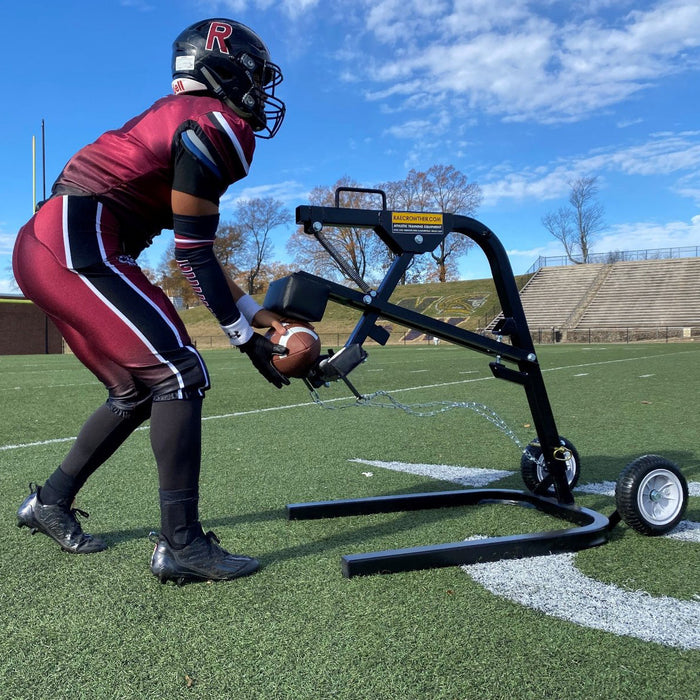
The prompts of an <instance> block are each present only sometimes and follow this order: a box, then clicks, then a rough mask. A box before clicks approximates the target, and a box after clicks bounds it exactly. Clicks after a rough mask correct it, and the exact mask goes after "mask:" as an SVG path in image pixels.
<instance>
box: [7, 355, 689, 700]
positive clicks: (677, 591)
mask: <svg viewBox="0 0 700 700" xmlns="http://www.w3.org/2000/svg"><path fill="white" fill-rule="evenodd" d="M369 350H370V357H369V361H368V362H367V363H366V364H364V365H362V366H361V367H359V368H358V369H356V370H355V371H354V372H353V374H352V379H353V380H354V382H355V384H356V385H357V387H358V389H360V391H362V392H363V393H365V394H370V393H372V392H375V391H378V390H384V391H387V392H389V393H390V394H392V396H393V397H394V398H395V399H397V400H398V401H400V402H402V403H403V404H405V405H407V406H411V407H412V411H414V413H411V412H406V411H402V410H397V409H389V408H383V407H375V406H352V400H351V398H350V394H349V392H348V390H347V389H346V388H345V387H344V385H342V384H334V385H333V386H331V387H330V388H328V389H320V390H319V394H320V396H321V397H322V398H323V399H324V400H325V401H326V402H327V403H326V405H325V407H320V406H318V405H316V404H314V402H313V401H312V400H311V397H310V395H309V392H308V391H307V390H306V389H305V387H304V385H303V384H302V383H301V382H300V381H294V382H293V383H292V386H290V387H286V388H284V389H283V390H280V391H278V390H276V389H274V388H273V387H271V386H269V385H267V384H266V383H265V382H264V380H263V379H262V378H261V377H259V375H257V373H256V372H255V370H254V369H252V367H251V366H249V363H248V362H247V360H246V358H245V357H244V356H242V355H241V354H240V353H237V352H233V351H231V350H221V351H218V350H214V351H210V352H209V353H208V354H205V358H206V360H207V362H208V364H209V368H210V371H211V375H212V380H213V389H212V390H211V391H210V392H209V395H208V397H207V400H206V401H205V403H204V411H205V416H206V421H205V423H204V462H203V473H202V484H201V491H202V493H201V514H202V519H203V524H204V526H205V529H213V530H214V531H215V532H216V533H217V534H218V535H219V537H220V538H221V540H222V544H223V545H224V546H225V547H227V548H228V549H230V550H233V551H238V552H242V553H245V554H250V555H254V556H257V557H258V558H260V560H261V562H262V565H263V568H262V570H261V571H260V573H258V574H256V575H255V576H253V577H250V578H247V579H243V580H239V581H233V582H226V583H216V584H206V583H204V584H201V583H200V584H190V585H186V586H182V587H177V586H174V585H161V584H160V583H158V581H157V580H156V579H155V578H154V577H153V576H152V575H151V573H150V571H149V569H148V564H149V559H150V555H151V552H152V549H153V545H152V544H151V543H150V542H149V540H148V533H149V531H151V530H155V529H157V527H158V523H159V515H158V498H157V479H156V470H155V465H154V463H153V459H152V455H151V453H150V449H149V441H148V432H147V430H141V431H138V432H137V433H135V434H134V435H133V436H132V438H131V439H130V440H129V441H128V442H127V443H126V444H125V445H124V446H123V447H122V449H121V450H120V452H118V453H117V455H115V456H114V457H113V458H112V459H111V460H110V461H109V462H108V463H107V464H105V465H104V466H103V467H102V468H101V469H100V470H99V471H98V472H97V473H96V474H95V475H94V476H93V478H92V479H91V480H90V481H89V482H88V484H87V485H86V487H85V489H84V490H83V491H82V492H81V494H80V496H79V502H78V504H77V505H78V506H79V507H80V508H82V509H84V510H87V511H88V512H90V514H91V515H90V519H89V520H88V521H87V522H84V526H85V528H86V530H87V531H89V532H94V533H95V534H99V535H100V536H101V537H103V538H104V539H105V540H107V542H108V543H109V544H110V545H111V546H110V548H109V549H108V550H107V551H106V552H102V553H98V554H93V555H87V556H72V555H68V554H65V553H63V552H61V551H60V550H59V549H58V547H57V546H56V545H55V544H53V543H52V542H51V541H50V540H49V539H48V538H46V537H44V536H42V535H36V536H35V537H31V536H30V535H29V533H28V531H27V530H26V529H23V530H19V529H18V528H16V527H15V523H16V518H15V513H16V509H17V507H18V506H19V504H20V503H21V501H22V500H23V498H24V496H25V495H26V493H27V485H28V483H29V482H30V481H38V482H39V483H41V482H43V480H44V479H45V478H46V477H47V476H48V474H49V473H50V472H51V471H52V470H53V469H54V468H55V466H56V465H57V464H58V463H59V462H60V460H61V459H62V457H63V455H64V453H65V452H66V450H67V449H68V447H69V446H70V440H71V438H72V436H75V435H76V433H77V431H78V430H79V428H80V426H81V424H82V422H83V420H84V419H85V418H86V417H87V415H88V414H89V413H90V412H91V411H92V410H93V409H94V408H95V407H97V406H98V405H99V404H100V403H101V402H102V401H103V400H104V393H103V389H102V388H101V387H100V386H99V385H98V384H97V383H96V381H95V380H94V379H93V378H92V377H91V375H90V374H89V373H88V372H87V371H86V370H84V369H83V368H82V367H81V366H80V365H79V363H78V362H77V361H76V360H75V358H73V357H72V356H24V357H3V358H0V398H1V403H0V405H1V406H2V416H1V420H0V488H1V489H2V493H3V496H4V498H3V502H4V506H3V508H2V512H1V515H0V525H1V526H2V527H1V529H0V533H1V534H0V571H1V576H0V625H1V629H2V630H3V633H2V635H0V697H2V698H8V699H9V698H12V699H14V698H17V699H19V698H41V699H42V700H43V699H44V698H46V699H54V698H86V699H87V698H90V699H95V698H146V699H149V700H151V699H157V698H164V699H165V698H167V699H171V698H180V697H183V698H184V697H188V698H216V699H218V698H247V699H250V700H257V699H261V700H267V699H270V700H273V699H278V698H279V699H283V698H284V699H287V698H288V699H290V700H292V699H293V700H307V699H308V700H316V699H319V700H323V699H325V698H341V699H344V698H347V699H355V698H357V699H358V700H359V699H361V698H362V699H364V698H375V699H377V698H378V699H385V698H386V699H392V700H393V699H394V698H396V699H402V700H403V699H407V700H408V699H410V700H413V699H416V700H418V699H423V698H425V699H430V700H438V699H443V698H444V699H449V700H460V699H465V700H466V699H471V698H479V699H482V698H486V699H490V698H504V699H505V698H509V699H510V698H514V699H519V698H532V699H533V700H540V699H544V698H551V699H556V700H566V699H569V698H605V699H615V700H622V699H629V700H645V699H646V700H659V699H660V698H663V699H664V700H671V699H673V700H676V699H677V700H695V699H697V698H698V697H700V631H699V627H700V625H699V623H700V542H698V539H697V537H694V535H697V528H699V527H700V526H698V525H697V523H698V522H700V498H699V497H698V495H697V494H698V493H700V492H699V491H698V482H700V446H699V445H698V435H699V434H700V414H699V412H698V410H697V405H696V404H697V396H698V394H699V393H700V370H698V366H699V363H700V348H698V347H696V346H695V345H694V344H690V343H689V344H675V345H674V344H654V345H619V346H618V345H593V346H582V345H565V346H546V347H542V348H539V349H538V351H539V353H540V361H541V364H542V367H543V369H544V370H545V372H544V377H545V381H546V384H547V389H548V392H549V396H550V400H551V403H552V405H553V410H554V416H555V418H556V421H557V425H558V428H559V431H560V433H561V434H562V435H564V436H566V437H567V438H568V439H569V440H571V441H572V442H573V443H574V444H575V446H576V447H577V449H578V451H579V453H580V455H581V460H582V476H581V480H580V482H579V485H580V486H582V487H584V489H585V488H586V487H589V486H591V485H600V484H604V482H611V481H615V479H616V478H617V475H618V473H619V472H620V471H621V470H622V469H623V467H624V466H625V465H626V464H627V463H628V462H630V461H632V460H633V459H635V458H637V457H638V456H640V455H642V454H645V453H656V454H661V455H663V456H665V457H667V458H668V459H671V460H672V461H674V462H676V463H677V464H678V465H679V466H680V467H681V468H682V469H683V472H684V474H685V476H686V477H687V479H688V481H689V482H690V484H691V487H692V489H693V490H692V491H691V493H695V494H696V495H693V496H691V498H690V500H689V507H688V511H687V513H686V515H685V519H686V520H685V522H686V523H687V526H686V530H685V532H686V534H688V533H689V534H688V537H686V538H685V539H682V538H673V537H658V538H649V537H643V536H642V535H639V534H637V533H636V532H634V531H632V530H631V529H630V528H628V527H627V526H625V525H620V526H618V527H617V528H616V529H615V530H614V531H613V535H612V538H611V541H610V542H609V543H608V544H606V545H604V546H602V547H598V548H594V549H588V550H585V551H583V552H580V553H578V554H576V555H557V558H553V557H547V558H542V559H540V560H536V561H535V560H529V561H528V560H523V561H521V562H517V564H520V565H521V566H520V568H519V569H517V568H512V567H511V568H509V567H508V566H506V567H502V568H501V569H498V568H497V565H482V564H478V565H475V566H474V567H466V570H463V569H462V568H460V567H453V568H444V569H434V570H426V571H417V572H408V573H399V574H393V575H387V576H369V577H355V578H351V579H346V578H343V577H342V575H341V568H340V558H341V555H343V554H354V553H362V552H369V551H375V550H380V549H389V548H395V547H410V546H415V545H425V544H434V543H438V542H450V541H456V540H461V539H465V538H467V537H470V536H495V535H507V534H515V533H523V532H525V533H527V532H536V531H540V530H546V529H550V528H559V527H561V526H562V525H561V521H557V520H555V519H553V518H550V517H548V516H545V515H543V514H541V513H539V512H537V511H534V510H532V509H526V508H520V507H516V506H505V505H481V506H476V507H473V508H461V509H442V510H437V511H420V512H413V513H394V514H383V515H371V516H364V517H350V518H337V519H329V520H309V521H288V520H287V519H286V516H285V508H284V507H285V504H287V503H296V502H305V501H316V500H327V499H336V498H351V497H361V496H374V495H383V494H391V493H404V492H414V491H429V490H447V489H451V488H463V486H460V485H458V484H457V483H454V482H450V481H444V480H443V481H441V480H437V479H436V478H434V476H430V474H431V473H432V472H431V467H435V466H436V465H437V466H439V465H444V466H447V467H459V468H463V469H464V474H465V475H469V474H471V473H473V472H471V471H469V469H470V468H479V469H482V470H500V471H507V472H509V473H508V474H505V475H500V477H497V478H496V480H494V481H492V482H491V484H489V485H491V486H498V487H504V488H515V489H521V488H523V485H522V480H521V478H520V473H519V462H520V450H519V448H518V446H517V444H516V443H515V442H514V441H513V439H511V437H509V436H508V435H506V434H505V433H504V432H503V431H502V430H500V429H499V428H497V427H496V426H495V425H493V424H492V423H490V422H488V421H487V420H485V419H484V418H483V417H481V416H479V415H477V414H476V413H474V412H473V411H470V410H468V409H467V408H463V407H460V404H465V403H467V402H479V403H483V404H486V405H488V406H489V407H490V408H492V409H493V410H495V411H496V412H497V413H498V414H499V415H500V416H501V417H502V418H503V420H504V421H505V422H506V424H507V425H508V426H509V428H510V430H511V431H512V432H513V434H514V435H515V436H516V437H517V439H518V440H519V441H520V442H521V443H523V444H524V443H527V442H528V441H530V440H531V439H532V438H533V437H534V430H533V427H532V425H531V416H530V414H529V411H528V409H527V404H526V402H525V396H524V392H523V391H522V389H521V388H520V387H518V386H515V385H513V384H508V383H506V382H502V381H498V380H496V379H493V378H492V376H491V373H490V371H489V368H488V358H486V357H485V356H482V355H480V354H477V353H474V352H471V351H469V350H465V349H461V348H457V347H454V346H450V345H448V344H445V343H442V344H441V345H440V346H438V347H432V346H423V347H418V348H412V347H389V348H379V347H376V346H374V347H371V348H369ZM431 402H450V403H453V404H456V405H457V406H456V407H454V408H451V409H449V410H446V411H444V412H440V413H438V414H437V415H433V416H424V417H420V416H417V415H415V412H421V411H423V412H425V411H428V412H430V411H434V410H439V409H441V408H446V406H444V405H440V406H432V407H430V408H427V409H426V408H425V407H423V408H420V407H419V406H420V405H423V404H428V403H431ZM416 465H418V466H416ZM401 469H403V470H411V471H413V473H407V471H401ZM448 471H449V470H448ZM481 473H482V474H487V475H488V473H489V472H481ZM589 490H591V489H589ZM603 491H604V489H603ZM575 495H576V501H577V503H578V504H579V505H582V506H586V507H589V508H593V509H596V510H599V511H600V512H602V513H604V514H606V515H609V514H610V513H612V511H613V510H614V499H613V498H612V497H611V496H609V495H606V494H605V493H589V492H588V491H586V490H580V491H579V490H577V491H576V492H575ZM547 560H548V561H547ZM509 565H513V566H515V564H514V563H513V562H509ZM470 568H471V571H469V569H470ZM519 576H520V577H522V578H521V579H519V578H517V577H519ZM494 579H495V580H496V584H493V583H489V581H493V580H494ZM518 581H521V582H520V583H517V582H518ZM514 582H515V583H514ZM508 584H512V585H511V586H510V587H511V589H513V588H514V589H515V592H511V593H504V592H503V590H498V586H499V585H500V586H501V589H505V588H507V587H508ZM547 591H549V592H547ZM552 591H554V592H552ZM525 593H528V594H533V595H534V594H537V593H542V594H543V595H544V597H545V598H548V599H549V600H551V602H552V603H553V604H554V603H557V604H559V603H561V605H559V607H558V608H557V610H558V611H559V612H556V611H555V610H554V608H555V607H556V606H555V605H553V606H552V609H551V610H550V609H549V608H548V607H547V606H546V605H545V607H547V612H544V611H542V610H541V609H535V607H528V605H526V604H525V603H524V602H523V601H522V600H521V599H520V598H519V596H521V595H523V594H525ZM562 611H563V612H562ZM556 615H558V616H556ZM613 622H614V624H616V625H617V627H616V628H615V629H616V631H615V632H612V631H607V630H608V629H610V627H609V626H608V627H606V625H607V624H613ZM663 630H667V632H666V634H667V636H666V637H663V634H662V633H663ZM659 635H661V636H659ZM669 635H670V638H669ZM659 639H660V640H661V641H659ZM650 640H651V641H650Z"/></svg>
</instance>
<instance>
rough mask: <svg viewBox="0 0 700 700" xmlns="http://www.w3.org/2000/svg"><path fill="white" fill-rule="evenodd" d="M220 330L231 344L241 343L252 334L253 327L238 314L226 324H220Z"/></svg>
mask: <svg viewBox="0 0 700 700" xmlns="http://www.w3.org/2000/svg"><path fill="white" fill-rule="evenodd" d="M221 330H223V332H224V333H226V335H227V336H228V337H229V340H230V341H231V345H243V343H247V342H248V341H249V340H250V339H251V338H252V336H253V329H252V328H251V326H250V323H248V321H246V320H245V318H243V316H239V317H238V318H237V319H236V320H235V321H234V322H233V323H230V324H229V325H228V326H221Z"/></svg>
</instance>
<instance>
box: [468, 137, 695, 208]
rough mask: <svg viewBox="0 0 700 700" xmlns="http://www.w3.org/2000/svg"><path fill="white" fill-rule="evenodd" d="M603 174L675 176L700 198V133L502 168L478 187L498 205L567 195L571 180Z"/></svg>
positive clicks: (680, 189) (684, 191)
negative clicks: (519, 168) (545, 161)
mask: <svg viewBox="0 0 700 700" xmlns="http://www.w3.org/2000/svg"><path fill="white" fill-rule="evenodd" d="M605 173H613V174H614V173H617V174H623V175H638V176H653V175H672V174H677V175H678V178H679V179H678V182H677V185H676V186H675V187H674V191H675V192H676V193H678V194H680V195H682V196H685V197H690V198H692V199H694V200H695V201H700V132H699V131H686V132H682V133H678V134H674V133H670V132H665V133H660V134H654V135H653V136H652V137H651V138H650V139H649V140H648V141H646V142H644V143H640V144H635V145H631V146H627V147H623V148H612V147H610V148H600V149H596V151H595V152H593V153H589V154H584V155H580V156H574V157H572V158H570V159H567V160H558V161H555V162H553V163H548V164H545V165H542V166H539V167H528V168H523V169H521V170H517V171H516V170H514V169H512V168H508V167H505V166H499V167H498V168H497V169H494V170H493V171H492V173H491V174H490V175H487V177H486V180H485V181H483V182H480V185H481V189H482V193H483V195H484V206H494V205H495V204H496V203H498V202H499V201H502V200H521V201H524V200H527V199H530V200H537V201H546V200H550V199H557V198H561V197H565V196H567V195H568V191H569V182H570V181H571V180H574V179H576V178H577V177H581V176H584V175H590V174H593V175H600V174H603V175H604V174H605Z"/></svg>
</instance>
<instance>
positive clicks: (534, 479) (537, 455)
mask: <svg viewBox="0 0 700 700" xmlns="http://www.w3.org/2000/svg"><path fill="white" fill-rule="evenodd" d="M559 441H560V442H561V444H562V445H563V446H564V447H566V449H567V450H569V452H571V457H572V459H573V466H571V465H570V464H569V462H570V460H567V474H566V480H567V482H568V483H569V488H572V489H573V488H574V486H576V484H577V483H578V479H579V477H580V476H581V458H580V457H579V454H578V451H577V450H576V448H575V447H574V446H573V444H572V443H571V442H569V440H567V439H566V438H563V437H561V435H560V436H559ZM547 473H548V469H547V468H546V467H545V466H544V457H543V455H542V447H541V446H540V443H539V441H538V440H533V441H532V442H531V443H530V444H529V445H528V446H527V447H526V448H525V451H524V452H523V456H522V457H521V458H520V475H521V476H522V478H523V481H524V482H525V486H527V488H528V489H529V490H530V491H533V492H534V491H535V489H536V488H537V487H538V486H539V485H540V483H542V481H543V480H544V477H545V476H546V475H547ZM546 493H547V495H552V496H553V495H554V494H555V489H554V484H552V485H551V486H550V487H549V488H548V489H547V491H546Z"/></svg>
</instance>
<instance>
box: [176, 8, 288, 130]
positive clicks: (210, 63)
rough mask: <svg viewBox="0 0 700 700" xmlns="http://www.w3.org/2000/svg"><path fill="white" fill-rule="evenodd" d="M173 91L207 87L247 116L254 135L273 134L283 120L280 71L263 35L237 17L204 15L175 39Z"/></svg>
mask: <svg viewBox="0 0 700 700" xmlns="http://www.w3.org/2000/svg"><path fill="white" fill-rule="evenodd" d="M172 72H173V92H174V93H175V94H179V93H181V92H198V91H202V90H205V91H206V92H208V93H210V94H213V95H214V96H216V97H218V98H219V99H220V100H223V101H224V102H225V103H226V104H227V105H228V106H229V107H231V109H233V110H234V112H236V113H237V114H239V115H240V116H241V117H243V119H245V120H246V121H247V122H248V123H249V124H250V125H251V127H252V128H253V131H255V132H263V133H256V136H260V137H261V138H266V139H270V138H272V137H273V136H274V135H275V134H276V133H277V131H278V130H279V128H280V126H282V120H283V119H284V112H285V106H284V102H282V100H280V99H279V98H277V97H275V88H276V87H277V86H278V85H279V84H280V83H281V82H282V71H281V70H280V69H279V66H277V65H275V64H274V63H272V62H271V61H270V52H269V51H268V50H267V46H265V44H264V43H263V41H262V39H261V38H260V37H259V36H258V35H257V34H256V33H255V32H254V31H253V30H252V29H249V28H248V27H246V26H245V25H244V24H241V23H240V22H234V21H233V20H230V19H205V20H202V21H200V22H197V23H196V24H193V25H192V26H191V27H188V28H187V29H185V31H184V32H182V33H181V34H180V35H179V36H178V37H177V39H175V41H174V43H173V65H172Z"/></svg>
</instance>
